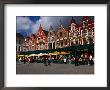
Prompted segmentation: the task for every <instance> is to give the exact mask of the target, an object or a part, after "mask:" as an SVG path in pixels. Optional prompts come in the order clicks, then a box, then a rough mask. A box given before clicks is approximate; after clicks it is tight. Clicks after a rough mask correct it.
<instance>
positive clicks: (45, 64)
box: [44, 57, 47, 66]
mask: <svg viewBox="0 0 110 90" xmlns="http://www.w3.org/2000/svg"><path fill="white" fill-rule="evenodd" d="M46 59H47V58H46V57H44V66H47V60H46Z"/></svg>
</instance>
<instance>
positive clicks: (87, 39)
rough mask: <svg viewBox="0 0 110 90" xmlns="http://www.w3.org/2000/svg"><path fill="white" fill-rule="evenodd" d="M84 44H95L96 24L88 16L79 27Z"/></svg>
mask: <svg viewBox="0 0 110 90" xmlns="http://www.w3.org/2000/svg"><path fill="white" fill-rule="evenodd" d="M79 29H80V31H81V37H82V45H83V44H92V43H94V23H93V22H92V21H91V20H90V18H89V17H88V16H84V17H83V19H82V22H81V23H80V27H79Z"/></svg>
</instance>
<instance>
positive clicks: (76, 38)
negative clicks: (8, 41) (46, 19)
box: [17, 16, 94, 51]
mask: <svg viewBox="0 0 110 90" xmlns="http://www.w3.org/2000/svg"><path fill="white" fill-rule="evenodd" d="M93 43H94V21H92V20H91V19H90V18H89V17H88V16H84V17H83V18H82V21H81V22H80V23H79V24H78V23H76V21H75V19H74V18H73V17H72V18H71V20H70V23H69V25H68V27H67V28H64V26H63V25H62V23H61V24H60V26H59V28H58V30H54V29H53V28H52V26H50V27H49V30H48V31H46V30H44V29H43V28H42V26H41V24H40V26H39V29H38V30H37V32H36V33H35V34H31V35H30V36H28V37H25V38H24V37H23V36H21V35H20V34H17V51H34V50H47V49H56V48H64V47H69V46H74V45H84V44H93Z"/></svg>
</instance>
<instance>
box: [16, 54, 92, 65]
mask: <svg viewBox="0 0 110 90" xmlns="http://www.w3.org/2000/svg"><path fill="white" fill-rule="evenodd" d="M55 60H56V61H61V62H62V64H72V63H74V65H75V66H79V65H90V66H92V65H94V57H93V55H92V54H89V55H88V54H81V55H76V56H73V55H71V56H66V55H62V56H61V57H51V56H42V57H37V58H33V57H19V58H17V61H18V62H23V63H24V64H25V63H27V62H28V63H39V62H40V63H44V65H45V66H48V65H51V63H54V61H55Z"/></svg>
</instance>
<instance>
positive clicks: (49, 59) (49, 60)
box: [48, 57, 51, 65]
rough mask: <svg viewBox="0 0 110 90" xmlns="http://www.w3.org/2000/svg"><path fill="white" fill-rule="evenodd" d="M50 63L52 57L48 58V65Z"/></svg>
mask: <svg viewBox="0 0 110 90" xmlns="http://www.w3.org/2000/svg"><path fill="white" fill-rule="evenodd" d="M50 63H51V58H50V57H49V58H48V65H51V64H50Z"/></svg>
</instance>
